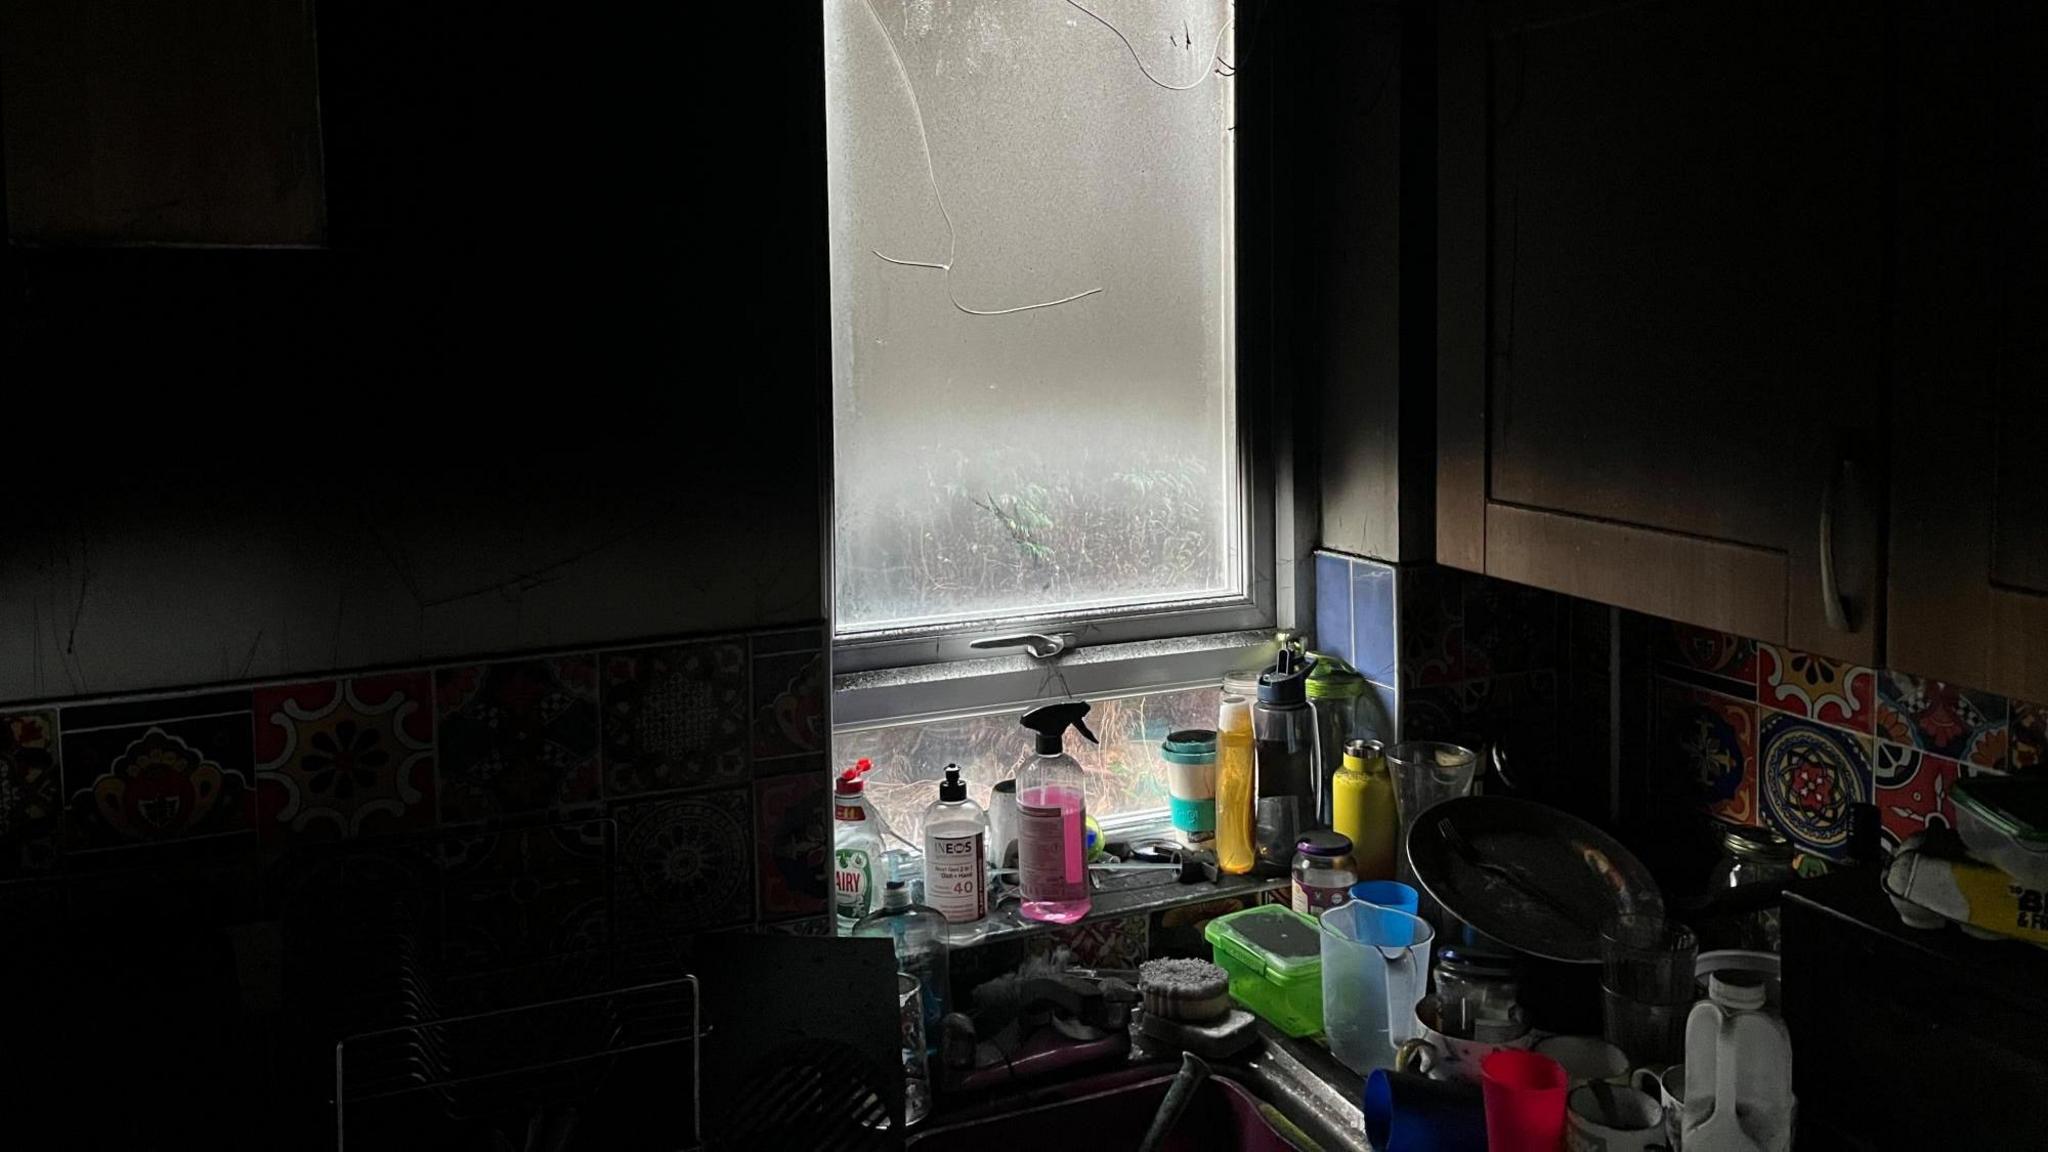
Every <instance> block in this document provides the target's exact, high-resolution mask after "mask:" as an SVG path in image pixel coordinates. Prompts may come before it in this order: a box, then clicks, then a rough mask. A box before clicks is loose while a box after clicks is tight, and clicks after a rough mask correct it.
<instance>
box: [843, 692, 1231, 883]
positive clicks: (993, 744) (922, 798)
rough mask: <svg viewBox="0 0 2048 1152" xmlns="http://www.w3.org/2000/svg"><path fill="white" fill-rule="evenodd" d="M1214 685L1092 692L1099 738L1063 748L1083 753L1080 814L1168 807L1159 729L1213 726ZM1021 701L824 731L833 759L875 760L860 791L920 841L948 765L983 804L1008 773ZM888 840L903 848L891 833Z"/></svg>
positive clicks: (1092, 724)
mask: <svg viewBox="0 0 2048 1152" xmlns="http://www.w3.org/2000/svg"><path fill="white" fill-rule="evenodd" d="M1221 697H1222V693H1221V692H1220V691H1219V690H1217V689H1215V688H1187V689H1181V690H1178V691H1172V692H1154V693H1150V694H1147V695H1142V696H1126V697H1123V698H1120V699H1112V700H1097V701H1094V702H1093V703H1094V705H1095V707H1094V710H1093V711H1091V712H1089V714H1088V727H1089V729H1090V730H1091V731H1093V732H1094V733H1095V735H1096V736H1097V737H1099V738H1100V739H1101V741H1102V743H1100V744H1090V743H1089V742H1088V741H1086V740H1083V739H1082V738H1081V737H1079V736H1069V737H1068V739H1067V751H1068V752H1071V753H1072V754H1073V756H1074V759H1076V760H1079V761H1080V762H1081V770H1082V772H1083V773H1084V774H1085V775H1086V777H1087V781H1088V814H1089V815H1090V816H1093V817H1095V818H1096V819H1097V820H1110V819H1114V818H1116V817H1118V816H1130V815H1133V814H1136V813H1141V812H1164V811H1165V810H1166V773H1165V771H1164V762H1163V761H1161V760H1160V758H1159V745H1160V742H1161V741H1163V740H1165V739H1166V736H1167V733H1169V732H1175V731H1178V730H1180V729H1183V728H1214V727H1215V726H1216V704H1217V701H1218V700H1219V699H1220V698H1221ZM1023 711H1024V710H1023V709H1021V708H1019V709H1015V710H1012V711H1007V712H1000V713H994V714H990V715H986V716H970V717H967V718H964V719H958V720H928V721H920V722H917V723H911V724H896V725H891V726H889V727H886V728H869V729H865V730H862V731H858V732H835V733H833V735H832V761H833V764H834V765H835V766H836V767H842V768H843V767H845V766H847V765H850V764H852V763H853V762H854V761H856V760H859V759H860V758H861V757H866V758H868V759H870V760H872V761H874V762H875V768H874V771H873V772H871V773H869V775H868V777H867V785H866V789H867V795H868V799H869V800H871V801H872V802H873V803H874V804H875V806H876V807H878V808H879V809H881V812H882V817H883V819H884V820H886V821H887V822H888V824H889V827H891V828H893V829H895V830H896V831H897V832H900V833H902V834H903V836H904V838H905V839H907V840H909V841H910V842H911V843H913V844H918V845H922V844H923V843H924V810H925V808H926V807H928V806H929V805H930V804H931V802H932V801H934V800H936V799H938V798H939V781H941V780H943V779H944V778H945V775H946V765H948V764H958V765H960V770H961V775H962V776H963V777H965V779H966V781H967V794H968V795H969V796H971V797H973V798H974V801H975V803H977V804H980V805H981V806H983V807H984V808H985V807H987V806H988V803H989V793H990V791H991V790H992V789H994V787H995V784H996V781H998V780H1008V779H1010V777H1011V775H1012V773H1013V772H1014V770H1015V769H1016V767H1017V765H1018V764H1019V763H1020V762H1022V761H1023V760H1025V759H1027V758H1029V756H1030V755H1031V751H1032V745H1031V736H1030V733H1028V732H1026V731H1024V729H1023V728H1021V727H1020V726H1019V725H1018V724H1017V718H1018V717H1019V716H1020V715H1022V714H1023ZM890 846H891V847H894V848H901V847H903V845H902V844H901V843H900V842H894V841H892V842H891V844H890Z"/></svg>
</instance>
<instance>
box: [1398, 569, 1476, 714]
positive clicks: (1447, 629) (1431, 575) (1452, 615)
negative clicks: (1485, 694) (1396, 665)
mask: <svg viewBox="0 0 2048 1152" xmlns="http://www.w3.org/2000/svg"><path fill="white" fill-rule="evenodd" d="M1465 579H1466V576H1465V574H1464V573H1462V572H1459V571H1457V570H1456V569H1452V568H1439V567H1437V566H1435V565H1421V566H1417V567H1412V568H1400V569H1396V574H1395V606H1396V610H1397V612H1398V613H1399V616H1400V620H1399V634H1400V638H1401V658H1400V675H1401V680H1400V686H1401V687H1402V688H1411V687H1420V686H1424V685H1438V684H1450V683H1455V682H1456V681H1458V680H1462V679H1464V676H1465V657H1464V643H1465V584H1464V582H1465ZM1474 579H1477V577H1474Z"/></svg>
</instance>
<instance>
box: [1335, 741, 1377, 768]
mask: <svg viewBox="0 0 2048 1152" xmlns="http://www.w3.org/2000/svg"><path fill="white" fill-rule="evenodd" d="M1344 768H1345V769H1346V770H1349V771H1358V772H1384V771H1386V770H1387V761H1386V748H1385V747H1383V746H1382V745H1381V744H1380V742H1379V741H1377V740H1353V741H1351V742H1350V743H1349V744H1346V745H1344Z"/></svg>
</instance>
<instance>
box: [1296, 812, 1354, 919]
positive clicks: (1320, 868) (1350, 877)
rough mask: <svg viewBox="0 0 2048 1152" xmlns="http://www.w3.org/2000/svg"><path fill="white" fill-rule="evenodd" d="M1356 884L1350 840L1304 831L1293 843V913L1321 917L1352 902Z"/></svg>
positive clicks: (1335, 834) (1343, 836)
mask: <svg viewBox="0 0 2048 1152" xmlns="http://www.w3.org/2000/svg"><path fill="white" fill-rule="evenodd" d="M1356 883H1358V871H1357V868H1356V867H1355V866H1354V865H1353V864H1352V862H1351V840H1350V838H1349V837H1347V836H1345V835H1343V834H1342V833H1339V832H1304V833H1303V834H1302V835H1301V837H1300V838H1299V839H1297V840H1296V841H1295V842H1294V910H1295V911H1296V912H1299V913H1301V914H1302V915H1304V916H1320V915H1322V914H1323V911H1324V910H1325V909H1329V908H1335V907H1336V906H1338V905H1339V904H1346V903H1349V902H1350V900H1351V886H1352V885H1353V884H1356Z"/></svg>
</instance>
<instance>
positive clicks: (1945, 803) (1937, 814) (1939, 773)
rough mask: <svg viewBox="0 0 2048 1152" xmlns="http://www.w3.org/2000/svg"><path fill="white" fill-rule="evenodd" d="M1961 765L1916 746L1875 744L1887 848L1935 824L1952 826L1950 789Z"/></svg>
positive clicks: (1878, 795)
mask: <svg viewBox="0 0 2048 1152" xmlns="http://www.w3.org/2000/svg"><path fill="white" fill-rule="evenodd" d="M1961 774H1962V765H1960V764H1958V763H1956V762H1955V761H1954V760H1950V759H1947V758H1946V757H1942V756H1936V755H1934V754H1933V753H1930V752H1922V751H1920V750H1919V749H1918V748H1907V747H1905V746H1903V745H1899V744H1893V743H1891V742H1889V741H1881V742H1879V744H1878V746H1877V770H1876V773H1875V776H1876V783H1877V807H1878V813H1879V815H1880V816H1881V817H1882V819H1883V824H1884V829H1883V836H1884V843H1885V848H1886V850H1887V851H1889V850H1892V849H1895V848H1897V847H1898V846H1899V845H1900V844H1902V843H1904V842H1905V840H1906V838H1907V837H1908V836H1911V835H1913V834H1914V833H1916V832H1924V831H1926V830H1927V829H1928V828H1931V827H1934V826H1937V825H1939V826H1942V827H1949V828H1952V827H1954V826H1955V819H1956V812H1955V807H1954V806H1953V805H1952V804H1950V802H1949V798H1948V794H1949V790H1950V789H1952V788H1954V787H1955V783H1956V777H1957V776H1959V775H1961Z"/></svg>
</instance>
